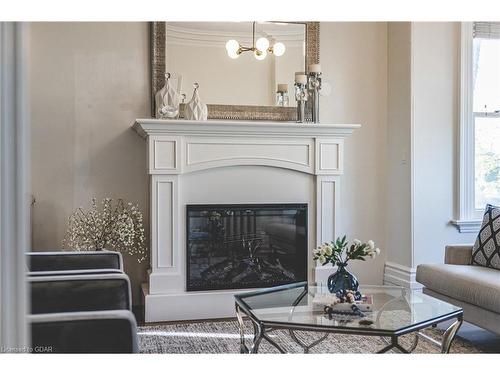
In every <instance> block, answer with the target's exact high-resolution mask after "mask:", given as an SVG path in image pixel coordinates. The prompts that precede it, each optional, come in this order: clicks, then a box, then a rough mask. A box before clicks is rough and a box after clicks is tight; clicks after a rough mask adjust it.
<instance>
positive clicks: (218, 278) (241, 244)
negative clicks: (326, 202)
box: [186, 204, 307, 291]
mask: <svg viewBox="0 0 500 375" xmlns="http://www.w3.org/2000/svg"><path fill="white" fill-rule="evenodd" d="M186 218H187V223H186V224H187V228H186V233H187V241H186V242H187V262H186V263H187V290H188V291H200V290H219V289H244V288H256V287H270V286H276V285H282V284H288V283H293V282H298V281H305V280H307V204H222V205H220V204H217V205H188V206H187V215H186Z"/></svg>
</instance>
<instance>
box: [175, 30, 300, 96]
mask: <svg viewBox="0 0 500 375" xmlns="http://www.w3.org/2000/svg"><path fill="white" fill-rule="evenodd" d="M166 33H167V40H166V66H167V71H169V72H171V73H173V77H176V78H178V85H179V90H180V92H181V93H183V94H185V95H186V100H187V101H188V100H189V99H190V98H191V95H192V91H193V89H192V87H193V83H194V82H197V83H199V85H200V88H199V93H200V96H201V97H202V100H203V101H204V102H205V103H208V104H231V105H257V106H276V105H280V106H295V105H296V102H295V95H294V87H293V83H294V79H295V72H301V71H305V40H306V25H305V24H301V23H281V22H280V23H273V22H168V23H167V27H166ZM282 93H285V94H284V95H282Z"/></svg>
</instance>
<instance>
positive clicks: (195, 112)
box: [184, 82, 208, 121]
mask: <svg viewBox="0 0 500 375" xmlns="http://www.w3.org/2000/svg"><path fill="white" fill-rule="evenodd" d="M193 87H194V91H193V97H192V98H191V100H190V101H189V102H188V103H187V104H186V109H185V111H184V118H185V119H186V120H195V121H206V120H207V118H208V108H207V105H206V104H205V103H202V101H201V99H200V95H199V94H198V88H199V87H200V85H199V84H198V83H196V82H195V83H194V84H193Z"/></svg>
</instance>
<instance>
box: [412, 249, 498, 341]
mask: <svg viewBox="0 0 500 375" xmlns="http://www.w3.org/2000/svg"><path fill="white" fill-rule="evenodd" d="M471 261H472V246H471V245H451V246H446V251H445V259H444V264H421V265H419V266H418V267H417V281H418V282H419V283H421V284H422V285H423V286H424V288H423V291H424V293H425V294H428V295H431V296H433V297H436V298H438V299H441V300H443V301H447V302H449V303H451V304H454V305H456V306H460V307H461V308H462V309H463V310H464V320H465V321H468V322H470V323H472V324H474V325H476V326H479V327H481V328H484V329H487V330H489V331H491V332H494V333H496V334H500V270H496V269H493V268H488V267H482V266H476V265H472V264H471Z"/></svg>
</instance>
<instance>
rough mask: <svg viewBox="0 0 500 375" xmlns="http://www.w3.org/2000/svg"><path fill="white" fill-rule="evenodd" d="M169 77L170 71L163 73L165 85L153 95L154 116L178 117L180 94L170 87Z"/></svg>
mask: <svg viewBox="0 0 500 375" xmlns="http://www.w3.org/2000/svg"><path fill="white" fill-rule="evenodd" d="M170 77H171V74H170V73H165V85H164V86H163V87H162V88H161V89H160V90H159V91H158V92H157V93H156V95H155V103H156V118H171V119H176V118H178V117H179V102H180V94H179V93H178V92H177V91H176V90H174V88H173V87H172V85H171V83H170Z"/></svg>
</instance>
